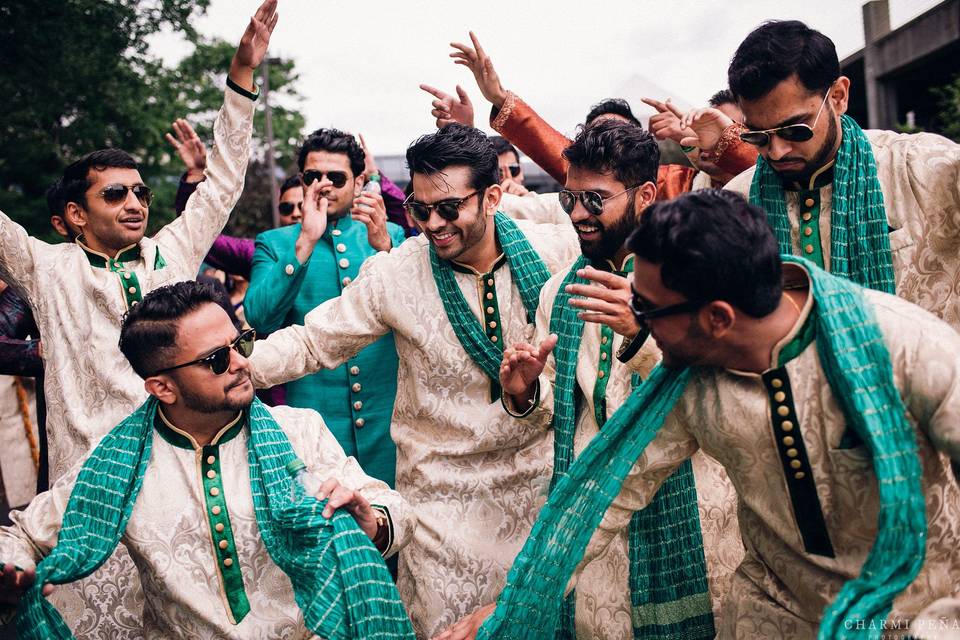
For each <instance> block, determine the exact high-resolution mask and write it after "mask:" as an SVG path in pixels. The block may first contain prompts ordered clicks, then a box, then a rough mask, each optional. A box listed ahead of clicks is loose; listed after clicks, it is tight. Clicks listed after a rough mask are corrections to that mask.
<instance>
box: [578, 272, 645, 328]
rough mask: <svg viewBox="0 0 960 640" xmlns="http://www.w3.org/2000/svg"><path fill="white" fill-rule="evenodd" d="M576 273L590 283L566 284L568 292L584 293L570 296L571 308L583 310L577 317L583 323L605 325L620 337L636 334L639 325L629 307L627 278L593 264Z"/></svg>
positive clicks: (629, 293)
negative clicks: (595, 267)
mask: <svg viewBox="0 0 960 640" xmlns="http://www.w3.org/2000/svg"><path fill="white" fill-rule="evenodd" d="M577 275H578V276H580V277H582V278H586V279H587V280H590V282H591V283H593V284H570V285H567V289H566V291H567V293H569V294H571V295H574V296H583V297H582V298H570V306H571V307H575V308H577V309H582V311H581V312H580V313H579V314H578V315H579V317H580V318H582V319H583V320H585V321H586V322H599V323H600V324H605V325H607V326H608V327H610V328H611V329H613V330H614V331H615V332H616V333H619V334H620V335H622V336H627V337H633V336H635V335H637V332H638V331H640V326H639V325H638V324H637V319H636V318H635V317H634V315H633V311H631V310H630V295H631V292H630V281H629V280H627V279H626V278H624V277H622V276H618V275H616V274H614V273H610V272H608V271H600V270H599V269H594V268H593V267H585V268H583V269H580V270H579V271H577Z"/></svg>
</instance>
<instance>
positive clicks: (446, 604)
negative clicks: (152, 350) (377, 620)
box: [250, 220, 579, 637]
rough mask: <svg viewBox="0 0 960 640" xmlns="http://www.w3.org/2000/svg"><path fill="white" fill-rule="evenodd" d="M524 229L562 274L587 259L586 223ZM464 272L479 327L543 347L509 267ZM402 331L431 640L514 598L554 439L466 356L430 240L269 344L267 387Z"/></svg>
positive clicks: (424, 608) (408, 574)
mask: <svg viewBox="0 0 960 640" xmlns="http://www.w3.org/2000/svg"><path fill="white" fill-rule="evenodd" d="M488 224H492V221H491V222H488ZM516 224H517V225H518V226H519V228H520V230H521V231H523V233H524V235H526V237H527V238H528V240H529V242H530V244H531V245H532V246H533V248H534V249H535V250H536V252H537V253H538V254H539V255H540V257H541V258H542V259H543V261H544V262H545V263H546V265H547V268H548V269H549V270H550V271H551V272H555V271H557V270H558V269H560V268H562V267H563V266H564V265H567V264H569V263H570V261H571V260H572V259H573V258H574V257H575V256H576V255H577V253H578V252H579V245H578V243H577V239H576V234H575V233H574V231H573V227H572V225H567V226H561V225H551V224H544V225H534V224H531V223H528V222H526V221H522V220H521V221H518V222H517V223H516ZM453 275H454V277H455V279H456V282H457V284H458V285H459V287H460V290H461V291H462V292H463V295H464V297H465V299H466V301H467V303H468V305H469V307H470V309H471V311H472V312H473V314H474V315H475V316H476V317H477V318H478V320H477V322H481V321H482V322H483V324H484V326H488V325H489V323H494V324H495V325H496V329H497V330H498V331H499V337H498V341H500V344H507V345H509V344H513V343H514V342H527V341H529V340H530V339H531V338H532V337H533V331H534V327H533V324H532V323H531V322H529V321H528V319H527V312H526V309H525V308H524V306H523V301H522V299H521V297H520V294H519V291H518V290H517V288H516V286H514V285H513V281H512V276H511V272H510V268H509V265H508V264H507V263H506V262H505V260H504V259H501V260H498V261H497V263H496V264H495V265H494V267H493V268H492V269H491V271H490V272H488V273H485V274H479V273H470V272H467V270H466V269H465V268H462V269H461V268H459V267H458V268H456V269H455V270H454V273H453ZM531 320H532V319H531ZM391 330H392V331H393V335H394V340H395V341H396V346H397V355H398V356H399V359H400V364H399V370H398V374H397V399H396V403H395V404H394V414H393V422H392V426H391V435H392V437H393V441H394V443H395V444H396V447H397V483H396V488H397V491H399V492H400V493H401V494H402V495H403V497H404V498H405V499H406V500H407V501H408V502H409V503H410V505H411V507H412V508H413V509H414V511H415V512H416V514H417V517H418V519H419V525H418V527H417V531H416V534H415V536H414V539H413V541H411V543H410V544H409V545H408V546H407V547H406V548H405V549H404V550H403V551H402V552H401V553H400V562H399V577H398V586H399V588H400V595H401V598H402V599H403V602H404V604H405V605H406V607H407V611H408V612H409V613H410V617H411V619H412V620H413V623H414V629H415V630H416V632H417V635H418V637H431V636H433V635H434V634H436V633H437V632H439V631H440V630H442V629H444V628H445V627H447V626H449V625H451V624H453V623H454V622H456V621H457V620H459V619H460V618H462V617H463V616H465V615H467V614H469V613H472V612H473V611H474V609H476V608H477V607H479V606H481V605H485V604H489V603H492V602H494V600H495V599H496V597H497V595H498V594H499V593H500V591H501V589H502V588H503V585H504V581H505V578H506V574H507V571H508V570H509V568H510V566H511V564H512V563H513V559H514V557H515V556H516V554H517V552H518V551H519V550H520V547H521V546H522V545H523V543H524V541H525V540H526V538H527V535H528V534H529V533H530V528H531V527H532V525H533V522H534V521H535V520H536V518H537V514H538V512H539V511H540V508H541V507H542V505H543V503H544V501H545V499H546V491H547V488H548V486H549V481H550V470H551V466H552V462H553V440H552V435H551V433H550V432H549V431H548V430H546V429H544V428H543V427H542V426H539V425H532V424H530V423H529V422H527V421H522V420H518V419H516V418H514V417H512V416H510V415H509V414H507V413H506V412H505V411H504V410H503V407H502V405H501V403H500V398H499V392H497V393H496V395H494V394H493V386H492V384H491V380H490V378H488V377H487V375H486V374H485V373H484V372H483V370H482V369H480V367H478V366H477V365H476V364H475V363H474V362H473V360H471V359H470V356H468V355H467V353H466V352H465V351H464V348H463V346H461V344H460V342H459V340H458V339H457V336H456V334H455V333H454V330H453V327H452V326H451V324H450V321H449V320H448V318H447V314H446V311H445V310H444V306H443V302H442V301H441V299H440V296H439V294H438V290H437V285H436V283H435V281H434V278H433V274H432V271H431V266H430V254H429V244H428V242H427V239H426V238H425V237H423V236H417V237H414V238H408V239H407V241H406V242H404V243H403V244H402V245H401V246H400V247H397V248H395V249H393V250H392V251H390V253H379V254H377V255H375V256H372V257H370V258H369V259H368V260H367V261H366V262H365V263H364V265H363V267H362V268H361V270H360V275H359V276H358V277H357V279H356V280H354V281H353V282H351V283H350V285H348V286H347V287H346V288H344V290H343V293H342V294H341V296H340V297H339V298H334V299H332V300H329V301H327V302H325V303H323V304H322V305H320V306H319V307H317V308H316V309H315V310H314V311H312V312H310V313H308V314H307V316H306V319H305V323H304V326H302V327H297V326H292V327H288V328H286V329H283V330H281V331H278V332H276V333H274V334H273V335H271V336H270V338H268V339H267V340H266V341H264V342H262V343H258V344H257V349H256V350H255V351H254V353H253V355H252V356H251V360H250V361H251V368H252V372H253V378H254V382H255V384H256V385H257V386H270V385H273V384H277V383H280V382H286V381H287V380H291V379H295V378H299V377H301V376H303V375H305V374H307V373H310V372H312V371H316V370H318V369H320V368H332V367H336V366H338V365H339V364H340V363H341V362H343V361H344V360H346V359H347V358H349V357H351V356H352V355H353V354H355V353H356V352H357V351H359V350H360V349H362V348H363V347H364V346H366V345H367V344H370V342H372V341H373V340H375V339H376V338H377V337H378V336H381V335H383V334H384V333H386V332H387V331H391Z"/></svg>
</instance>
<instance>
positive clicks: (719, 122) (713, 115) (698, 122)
mask: <svg viewBox="0 0 960 640" xmlns="http://www.w3.org/2000/svg"><path fill="white" fill-rule="evenodd" d="M732 124H733V119H732V118H731V117H730V116H728V115H727V114H725V113H724V112H723V111H720V109H714V108H713V107H706V108H703V109H694V110H692V111H690V112H689V113H687V114H686V115H685V116H683V120H682V121H681V123H680V126H682V127H683V128H684V129H689V130H691V131H692V132H693V133H692V135H689V136H687V137H685V138H684V139H683V140H681V141H680V144H682V145H685V146H688V147H700V149H701V150H702V151H712V150H713V148H714V147H716V146H717V143H718V142H720V136H722V135H723V131H724V129H726V128H727V127H729V126H730V125H732Z"/></svg>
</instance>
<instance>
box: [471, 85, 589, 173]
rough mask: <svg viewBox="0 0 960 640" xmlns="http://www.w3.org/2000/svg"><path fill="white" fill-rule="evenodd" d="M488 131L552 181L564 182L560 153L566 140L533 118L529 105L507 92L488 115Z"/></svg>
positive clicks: (566, 144)
mask: <svg viewBox="0 0 960 640" xmlns="http://www.w3.org/2000/svg"><path fill="white" fill-rule="evenodd" d="M490 127H491V128H493V130H494V131H496V132H497V133H499V134H500V135H502V136H503V137H504V138H506V139H507V140H509V141H510V143H511V144H513V145H514V146H515V147H517V148H518V149H520V151H523V153H525V154H526V155H527V157H529V158H530V159H531V160H533V161H534V162H535V163H537V164H538V165H539V166H540V167H541V168H542V169H543V170H544V171H546V172H547V173H548V174H550V177H552V178H553V179H554V180H556V181H557V182H559V183H560V184H563V183H564V182H566V180H567V161H566V160H565V159H564V157H563V150H564V149H566V148H567V147H569V146H570V139H569V138H567V136H565V135H563V134H562V133H560V132H559V131H557V130H556V129H554V128H553V127H551V126H550V125H549V124H548V123H547V121H545V120H544V119H543V118H541V117H540V116H539V114H537V112H536V111H534V110H533V109H532V108H531V107H530V105H528V104H527V103H526V102H524V101H523V100H521V99H520V97H519V96H518V95H517V94H515V93H513V92H512V91H507V99H506V100H505V101H504V103H503V107H501V108H500V110H499V111H497V109H496V107H494V108H493V110H492V111H491V112H490Z"/></svg>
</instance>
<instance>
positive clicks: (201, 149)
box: [165, 118, 207, 182]
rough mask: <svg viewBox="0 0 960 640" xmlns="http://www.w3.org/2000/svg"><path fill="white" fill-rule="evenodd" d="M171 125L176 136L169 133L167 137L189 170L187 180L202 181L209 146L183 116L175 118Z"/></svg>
mask: <svg viewBox="0 0 960 640" xmlns="http://www.w3.org/2000/svg"><path fill="white" fill-rule="evenodd" d="M171 127H172V128H173V133H174V134H175V135H176V137H174V136H172V135H170V134H169V133H167V134H166V135H165V137H166V139H167V142H169V143H170V144H171V146H173V148H174V150H176V152H177V155H178V156H180V160H181V161H183V166H184V167H185V168H186V170H187V182H200V181H201V180H203V177H204V175H203V170H204V169H206V168H207V148H206V147H205V146H204V144H203V140H201V139H200V136H198V135H197V132H196V131H194V130H193V127H191V126H190V123H189V122H187V121H186V120H184V119H183V118H177V119H176V120H174V122H173V124H172V125H171Z"/></svg>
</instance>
